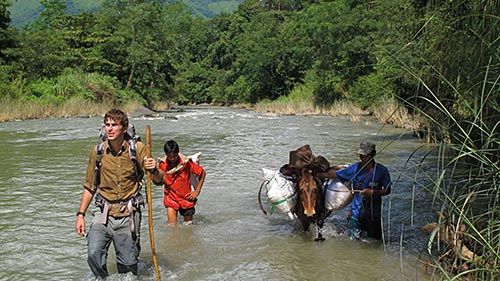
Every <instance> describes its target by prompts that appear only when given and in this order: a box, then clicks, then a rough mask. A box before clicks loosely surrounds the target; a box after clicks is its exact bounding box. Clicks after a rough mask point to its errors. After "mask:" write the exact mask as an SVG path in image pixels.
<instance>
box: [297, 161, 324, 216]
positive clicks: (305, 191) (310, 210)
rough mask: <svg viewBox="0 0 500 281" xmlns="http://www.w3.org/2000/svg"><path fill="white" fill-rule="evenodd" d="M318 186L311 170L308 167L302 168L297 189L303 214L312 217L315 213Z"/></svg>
mask: <svg viewBox="0 0 500 281" xmlns="http://www.w3.org/2000/svg"><path fill="white" fill-rule="evenodd" d="M319 188H320V186H319V184H318V182H317V181H316V180H315V178H314V175H313V172H312V171H311V170H309V169H304V170H303V171H302V173H301V175H300V180H299V190H300V198H301V200H300V201H301V203H302V207H304V214H305V215H306V216H308V217H312V216H314V215H315V214H316V198H317V192H318V190H319Z"/></svg>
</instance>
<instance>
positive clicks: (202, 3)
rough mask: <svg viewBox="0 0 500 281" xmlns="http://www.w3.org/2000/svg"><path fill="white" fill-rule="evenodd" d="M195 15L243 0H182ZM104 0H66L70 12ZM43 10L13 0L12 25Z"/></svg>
mask: <svg viewBox="0 0 500 281" xmlns="http://www.w3.org/2000/svg"><path fill="white" fill-rule="evenodd" d="M182 1H183V2H184V3H185V4H186V5H187V6H188V7H189V8H190V9H191V10H192V11H193V14H194V15H198V16H202V17H206V18H212V17H214V16H216V15H218V14H220V13H222V12H226V13H230V12H232V11H234V10H236V9H237V8H238V5H239V4H240V3H241V2H243V0H182ZM103 2H104V0H66V7H67V9H68V13H70V14H77V13H79V12H80V11H94V10H97V9H99V7H100V6H101V5H102V3H103ZM41 10H42V6H41V5H40V0H12V1H11V7H9V11H10V17H11V19H12V21H11V25H12V26H15V27H22V26H25V25H27V24H30V23H32V22H33V21H34V20H35V19H36V18H38V15H39V14H40V12H41Z"/></svg>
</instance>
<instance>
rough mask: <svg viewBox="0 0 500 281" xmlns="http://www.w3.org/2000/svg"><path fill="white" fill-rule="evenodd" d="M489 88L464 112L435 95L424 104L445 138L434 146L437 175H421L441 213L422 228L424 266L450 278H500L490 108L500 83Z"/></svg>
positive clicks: (498, 187)
mask: <svg viewBox="0 0 500 281" xmlns="http://www.w3.org/2000/svg"><path fill="white" fill-rule="evenodd" d="M494 81H499V80H498V79H496V80H494ZM422 83H423V81H422ZM489 86H490V87H491V88H487V87H484V88H483V89H482V91H483V92H482V93H481V94H480V95H477V96H476V100H474V101H471V102H470V103H469V105H468V106H465V107H462V108H461V110H462V111H461V112H456V111H450V110H448V108H447V107H446V106H445V105H444V104H445V103H444V102H442V101H441V100H440V98H439V97H438V96H437V95H435V94H434V93H432V92H431V93H430V94H429V96H427V97H425V98H424V99H423V100H424V101H425V102H427V105H429V107H434V108H432V109H430V108H429V107H427V111H426V112H421V113H422V114H423V115H426V116H427V117H428V118H427V121H428V122H430V124H431V125H433V126H434V128H439V130H441V131H443V132H442V133H441V135H443V136H447V138H442V141H441V143H440V144H439V145H438V146H437V147H436V155H437V162H436V163H435V166H436V167H437V173H436V171H433V172H432V174H429V172H428V171H426V170H420V171H418V173H419V175H418V178H419V179H423V178H426V179H428V183H427V184H426V185H425V188H426V189H427V190H428V192H429V193H430V194H432V195H433V197H434V200H433V202H435V207H436V208H437V214H438V216H437V217H436V221H435V222H430V223H429V224H428V225H425V226H423V227H422V231H424V232H425V233H427V234H428V235H429V236H428V237H429V240H428V247H427V253H428V260H426V261H425V263H426V264H428V265H431V266H432V267H433V268H434V269H435V270H437V271H438V272H439V273H440V274H441V276H442V278H446V279H459V278H460V279H463V280H498V279H499V278H500V169H499V168H500V155H499V153H498V152H499V151H500V134H499V133H498V128H500V121H499V120H498V119H497V118H491V116H498V115H499V113H500V112H498V108H496V109H495V108H494V107H493V108H492V107H491V105H494V104H496V99H497V97H496V95H492V94H491V93H493V92H495V89H497V88H498V84H497V83H496V82H495V83H490V84H489ZM457 94H458V93H457ZM458 95H459V94H458ZM457 100H465V97H463V96H458V98H457ZM415 110H418V109H417V108H415ZM429 112H439V115H438V117H436V115H433V114H430V113H429ZM464 112H465V113H466V114H465V115H464ZM486 112H487V113H488V114H485V113H486ZM422 161H425V159H424V160H422Z"/></svg>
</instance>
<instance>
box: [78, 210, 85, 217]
mask: <svg viewBox="0 0 500 281" xmlns="http://www.w3.org/2000/svg"><path fill="white" fill-rule="evenodd" d="M79 215H82V217H85V212H80V211H78V212H76V216H77V217H78V216H79Z"/></svg>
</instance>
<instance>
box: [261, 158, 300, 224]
mask: <svg viewBox="0 0 500 281" xmlns="http://www.w3.org/2000/svg"><path fill="white" fill-rule="evenodd" d="M262 172H263V173H264V180H266V181H268V183H267V198H268V201H269V203H270V204H271V206H272V210H271V214H272V212H273V210H274V209H277V210H278V211H280V212H282V213H284V214H287V215H288V216H289V217H290V218H291V219H294V216H293V214H292V210H293V208H294V207H295V204H296V202H297V192H296V184H295V183H294V182H292V181H290V180H288V179H287V178H286V177H285V176H284V175H283V174H281V173H280V172H279V171H273V170H270V169H266V168H262Z"/></svg>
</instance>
